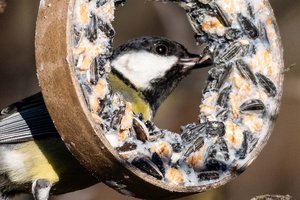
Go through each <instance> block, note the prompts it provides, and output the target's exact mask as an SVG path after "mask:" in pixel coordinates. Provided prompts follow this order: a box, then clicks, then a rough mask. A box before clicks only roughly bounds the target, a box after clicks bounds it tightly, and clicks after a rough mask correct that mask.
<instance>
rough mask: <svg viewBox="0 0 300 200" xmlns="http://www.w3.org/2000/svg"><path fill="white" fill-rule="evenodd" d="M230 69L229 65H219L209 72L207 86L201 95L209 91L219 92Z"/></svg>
mask: <svg viewBox="0 0 300 200" xmlns="http://www.w3.org/2000/svg"><path fill="white" fill-rule="evenodd" d="M231 69H232V65H231V64H220V65H219V66H217V67H214V68H212V69H211V70H209V72H208V73H209V77H208V80H207V85H206V87H205V89H204V90H203V93H204V94H205V93H206V92H210V91H219V89H220V88H221V87H222V85H223V83H224V82H225V81H226V79H227V77H228V75H229V74H230V72H231Z"/></svg>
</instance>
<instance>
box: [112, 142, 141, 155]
mask: <svg viewBox="0 0 300 200" xmlns="http://www.w3.org/2000/svg"><path fill="white" fill-rule="evenodd" d="M136 148H137V145H136V144H135V143H133V142H125V143H124V144H123V146H121V147H118V148H116V150H117V151H118V152H120V153H124V152H126V153H127V152H133V151H135V150H136Z"/></svg>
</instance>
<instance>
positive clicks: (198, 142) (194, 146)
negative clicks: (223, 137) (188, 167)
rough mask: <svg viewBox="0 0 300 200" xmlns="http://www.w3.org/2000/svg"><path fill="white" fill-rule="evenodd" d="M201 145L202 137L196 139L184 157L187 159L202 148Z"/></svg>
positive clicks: (202, 143)
mask: <svg viewBox="0 0 300 200" xmlns="http://www.w3.org/2000/svg"><path fill="white" fill-rule="evenodd" d="M203 145H204V138H203V137H199V138H197V139H196V140H195V142H194V143H193V144H192V145H191V146H190V147H189V148H188V149H187V150H186V152H185V153H184V156H185V157H189V155H191V153H193V152H196V151H198V150H199V149H201V147H203Z"/></svg>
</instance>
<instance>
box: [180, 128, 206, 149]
mask: <svg viewBox="0 0 300 200" xmlns="http://www.w3.org/2000/svg"><path fill="white" fill-rule="evenodd" d="M205 128H206V124H197V125H196V124H189V125H187V126H185V127H184V128H183V132H182V133H181V138H182V141H183V143H185V144H190V143H191V142H192V141H194V140H195V139H196V138H198V137H199V135H201V134H204V133H205V130H206V129H205Z"/></svg>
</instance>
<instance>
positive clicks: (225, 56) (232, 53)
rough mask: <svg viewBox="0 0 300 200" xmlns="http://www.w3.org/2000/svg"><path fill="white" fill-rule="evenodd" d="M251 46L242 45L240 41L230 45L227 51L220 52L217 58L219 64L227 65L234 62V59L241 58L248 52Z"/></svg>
mask: <svg viewBox="0 0 300 200" xmlns="http://www.w3.org/2000/svg"><path fill="white" fill-rule="evenodd" d="M248 49H249V45H248V44H244V43H241V42H239V41H236V42H232V43H230V44H229V45H228V46H227V47H226V48H225V50H223V51H222V52H220V53H219V54H218V55H217V57H216V58H215V62H217V63H222V62H224V63H226V62H228V61H232V60H233V59H234V58H237V57H240V56H242V55H244V54H245V53H246V52H248Z"/></svg>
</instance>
